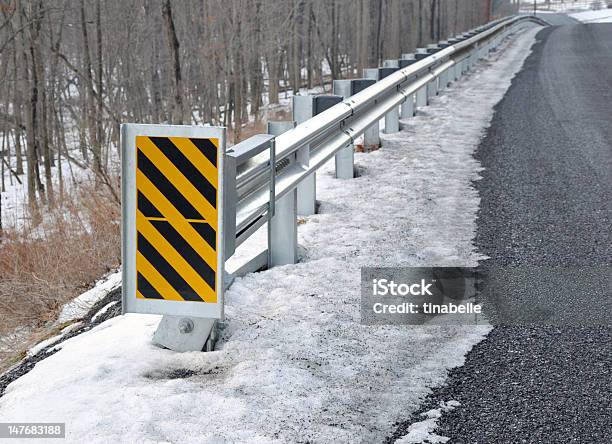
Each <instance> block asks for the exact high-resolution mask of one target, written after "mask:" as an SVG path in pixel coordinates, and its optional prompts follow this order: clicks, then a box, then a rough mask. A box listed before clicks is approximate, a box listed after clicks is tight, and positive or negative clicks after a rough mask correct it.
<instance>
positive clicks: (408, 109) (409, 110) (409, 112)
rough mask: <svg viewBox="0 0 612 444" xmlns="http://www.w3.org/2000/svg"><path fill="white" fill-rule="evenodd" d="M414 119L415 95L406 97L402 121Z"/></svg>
mask: <svg viewBox="0 0 612 444" xmlns="http://www.w3.org/2000/svg"><path fill="white" fill-rule="evenodd" d="M410 117H414V94H410V95H409V96H408V97H406V101H405V102H404V103H402V119H409V118H410Z"/></svg>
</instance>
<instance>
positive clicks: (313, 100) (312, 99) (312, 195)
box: [293, 94, 342, 216]
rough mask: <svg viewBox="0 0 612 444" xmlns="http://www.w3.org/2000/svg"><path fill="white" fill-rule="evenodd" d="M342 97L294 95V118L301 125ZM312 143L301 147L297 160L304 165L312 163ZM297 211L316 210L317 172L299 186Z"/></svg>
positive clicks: (304, 214)
mask: <svg viewBox="0 0 612 444" xmlns="http://www.w3.org/2000/svg"><path fill="white" fill-rule="evenodd" d="M341 101H342V97H339V96H333V95H325V94H319V95H315V96H293V120H295V122H296V123H297V124H298V125H299V124H300V123H303V122H305V121H306V120H308V119H310V118H311V117H313V116H316V115H317V114H320V113H322V112H323V111H325V110H326V109H328V108H331V107H332V106H334V105H336V104H337V103H340V102H341ZM310 148H311V147H310V144H308V145H306V146H303V147H301V148H299V149H298V150H297V152H296V156H295V158H296V161H297V162H299V163H301V164H302V165H304V166H308V165H309V164H310ZM297 195H298V197H297V211H298V214H300V215H302V216H309V215H311V214H315V212H316V199H317V182H316V174H315V173H312V174H311V175H310V176H308V177H306V178H305V179H304V180H303V181H302V182H301V183H300V184H299V185H298V186H297Z"/></svg>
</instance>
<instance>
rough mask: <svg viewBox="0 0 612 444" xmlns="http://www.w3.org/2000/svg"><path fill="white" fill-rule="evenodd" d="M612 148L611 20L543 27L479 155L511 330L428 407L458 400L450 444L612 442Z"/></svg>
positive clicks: (499, 331)
mask: <svg viewBox="0 0 612 444" xmlns="http://www.w3.org/2000/svg"><path fill="white" fill-rule="evenodd" d="M611 152H612V24H589V25H566V26H558V27H552V28H546V29H543V30H542V31H541V32H539V33H538V35H537V43H536V44H535V45H534V47H533V53H532V54H531V55H530V56H529V57H528V59H527V60H526V62H525V65H524V69H523V70H522V71H521V72H520V73H519V74H518V75H517V77H516V78H515V79H514V81H513V84H512V86H511V87H510V89H509V90H508V92H507V94H506V96H505V97H504V99H503V100H502V101H501V102H500V103H499V104H498V105H497V107H496V112H495V115H494V118H493V121H492V125H491V127H490V128H489V130H488V132H487V134H486V136H485V138H484V139H483V141H482V143H481V145H480V147H479V149H478V153H477V157H478V158H479V160H480V162H481V163H482V164H483V166H484V167H485V168H486V170H485V171H484V172H483V180H482V181H480V182H477V183H476V184H475V185H476V187H477V188H478V190H479V192H480V195H481V197H482V201H481V211H480V214H479V219H478V232H477V237H476V243H477V245H478V248H479V250H480V251H481V252H483V253H484V254H486V255H488V256H489V257H491V259H490V260H488V261H486V262H485V263H484V265H483V268H484V269H485V270H486V271H488V272H489V276H492V277H493V278H494V277H495V275H496V273H502V274H503V273H507V274H510V275H511V277H514V278H516V279H515V281H514V282H511V284H508V285H507V286H506V287H505V288H503V286H502V289H503V290H504V291H502V292H501V293H500V294H499V295H498V297H499V300H497V301H493V302H497V305H496V304H495V303H493V304H492V305H493V308H491V306H490V307H489V309H490V310H492V314H493V318H494V319H495V320H496V321H497V325H500V326H497V327H495V328H494V330H493V331H492V332H491V334H490V335H489V336H488V338H487V339H486V340H485V341H483V342H482V343H480V344H478V345H477V346H476V347H474V349H473V350H472V351H471V352H470V353H469V354H468V356H467V359H466V363H465V365H464V366H463V367H460V368H457V369H455V370H453V371H451V373H450V374H449V380H448V384H447V385H446V386H444V387H442V388H440V389H437V390H436V391H435V392H434V393H433V394H432V396H430V397H429V398H428V399H427V400H426V401H425V402H424V404H423V406H422V409H421V412H425V411H427V410H429V409H431V408H436V407H438V405H439V403H440V402H441V401H450V400H456V401H459V402H460V403H461V406H460V407H458V408H457V409H455V410H453V411H451V412H448V413H445V414H444V415H443V416H442V418H441V419H440V420H439V423H438V424H439V428H438V430H437V431H436V433H438V434H439V435H442V436H446V437H450V438H451V441H450V442H452V443H486V444H489V443H605V442H612V396H611V393H610V388H611V387H612V327H611V325H612V322H610V318H611V314H610V311H609V309H610V299H611V295H610V265H611V264H612V258H611V256H612V246H611V245H612V243H611V240H612V239H611V236H612V235H611V233H612V225H611V221H612V205H611V202H612V192H611V188H612V176H611V175H612V153H611ZM508 270H512V271H508ZM541 275H547V276H550V277H551V278H552V280H553V281H555V280H556V282H555V283H556V284H559V283H561V284H564V283H565V284H567V285H568V288H571V289H572V291H563V288H560V287H555V285H554V284H553V285H552V286H550V287H549V286H546V285H544V286H543V289H541V286H540V285H539V284H540V282H538V276H541ZM555 278H556V279H555ZM485 279H489V277H486V278H485ZM509 281H512V279H510V280H509ZM564 281H565V282H564ZM517 282H518V283H519V284H521V283H522V284H524V285H518V286H517V285H516V284H517ZM576 282H579V285H577V287H576ZM571 283H573V285H572V284H571ZM519 287H520V288H519ZM592 287H594V288H592ZM534 289H535V290H534ZM530 298H533V299H534V300H536V301H537V304H540V305H538V307H539V309H531V308H530V305H529V303H530ZM500 307H501V310H500V309H499V308H500ZM508 307H510V309H509V311H510V312H512V311H513V310H514V314H515V315H517V316H516V317H514V318H513V317H512V316H510V317H508V316H507V315H508V313H507V312H505V311H504V309H507V308H508ZM525 307H527V308H525ZM540 309H541V310H540ZM566 310H568V311H566ZM496 315H497V317H496ZM521 316H527V318H528V319H526V322H523V321H525V319H524V318H521ZM529 316H531V318H529ZM517 320H518V321H520V322H517ZM422 419H423V418H422V417H420V416H419V414H415V415H414V416H413V417H412V418H411V419H410V420H409V421H406V422H405V423H404V424H401V425H400V426H399V427H398V430H397V432H396V433H395V435H394V438H397V437H400V436H402V435H403V434H404V433H405V432H406V430H407V428H408V427H409V426H410V424H411V423H413V422H415V421H420V420H422ZM391 441H392V439H391Z"/></svg>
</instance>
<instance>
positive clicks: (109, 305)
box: [91, 301, 119, 322]
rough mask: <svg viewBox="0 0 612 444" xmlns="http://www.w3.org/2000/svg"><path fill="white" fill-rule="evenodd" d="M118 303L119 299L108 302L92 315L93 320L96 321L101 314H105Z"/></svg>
mask: <svg viewBox="0 0 612 444" xmlns="http://www.w3.org/2000/svg"><path fill="white" fill-rule="evenodd" d="M118 303H119V301H112V302H109V303H108V304H106V305H105V306H104V307H102V308H101V309H100V311H98V312H97V313H96V314H95V315H93V316H92V317H91V322H96V321H97V320H98V319H99V318H100V317H101V316H104V315H105V314H106V312H107V311H108V310H109V309H110V308H112V307H114V306H115V305H117V304H118Z"/></svg>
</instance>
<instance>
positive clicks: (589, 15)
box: [570, 9, 612, 23]
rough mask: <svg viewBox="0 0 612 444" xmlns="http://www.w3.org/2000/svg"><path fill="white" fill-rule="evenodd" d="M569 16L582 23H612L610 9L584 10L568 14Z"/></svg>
mask: <svg viewBox="0 0 612 444" xmlns="http://www.w3.org/2000/svg"><path fill="white" fill-rule="evenodd" d="M570 17H573V18H575V19H576V20H580V21H581V22H583V23H612V9H600V10H599V11H584V12H578V13H576V14H570Z"/></svg>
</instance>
